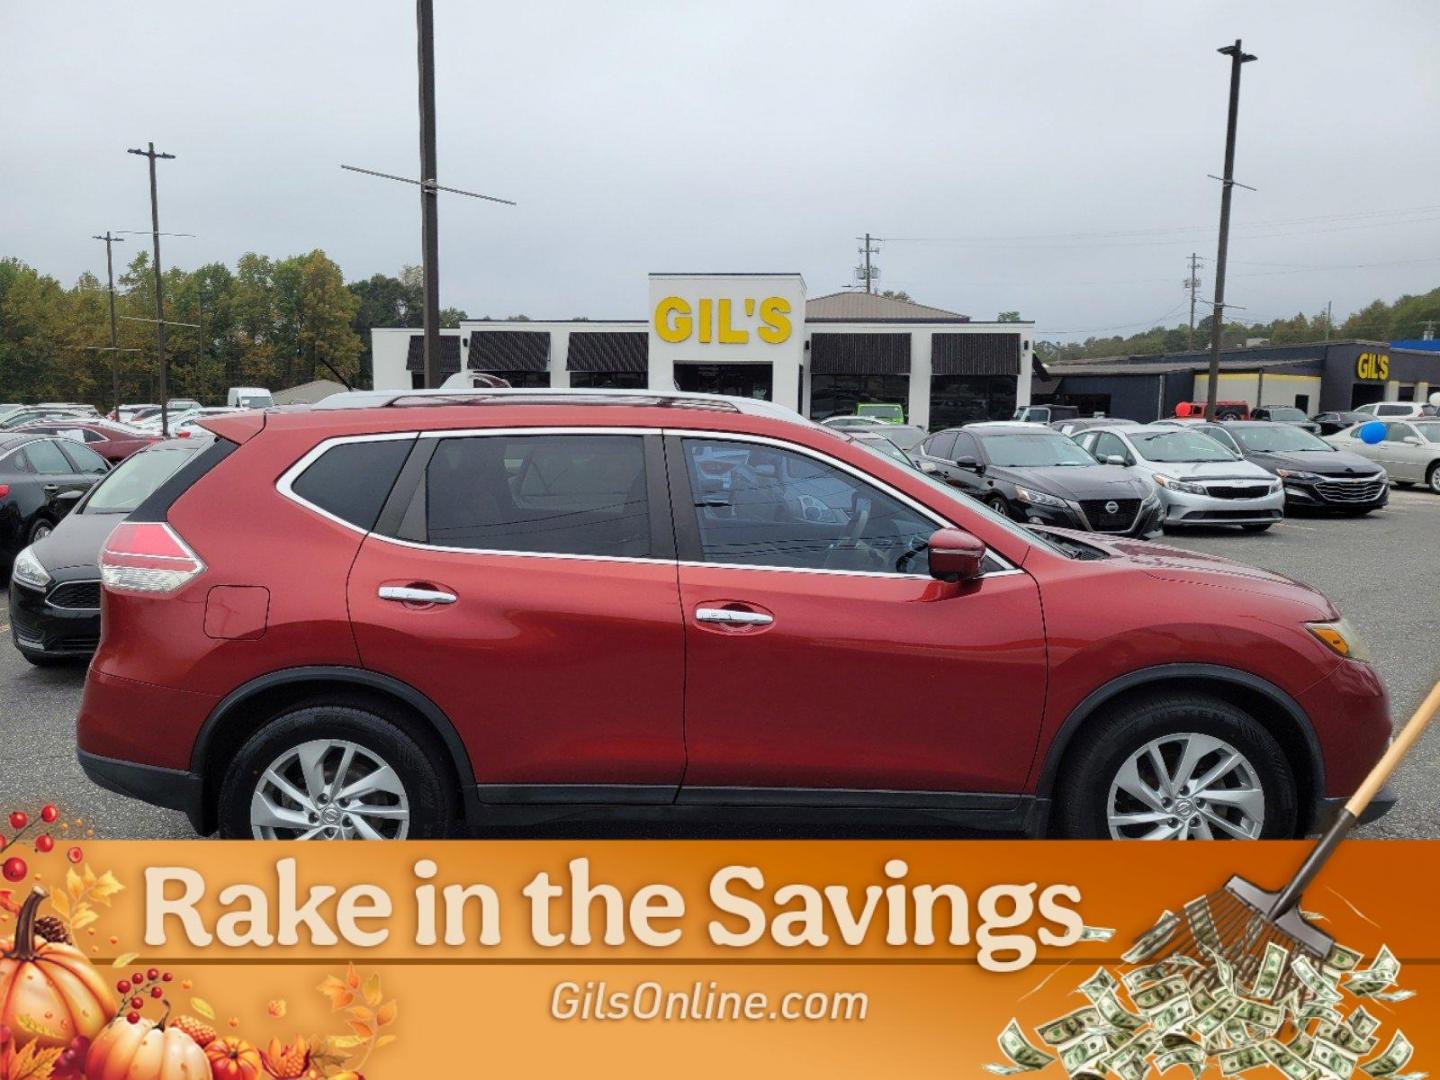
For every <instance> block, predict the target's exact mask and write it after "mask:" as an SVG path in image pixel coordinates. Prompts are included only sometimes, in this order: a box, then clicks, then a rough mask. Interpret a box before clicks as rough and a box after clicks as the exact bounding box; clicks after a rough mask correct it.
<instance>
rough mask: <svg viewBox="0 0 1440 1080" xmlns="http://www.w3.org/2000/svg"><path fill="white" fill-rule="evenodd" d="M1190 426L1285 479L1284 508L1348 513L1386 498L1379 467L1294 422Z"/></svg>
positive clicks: (1387, 492) (1361, 512) (1379, 503)
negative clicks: (1195, 427)
mask: <svg viewBox="0 0 1440 1080" xmlns="http://www.w3.org/2000/svg"><path fill="white" fill-rule="evenodd" d="M1196 430H1199V431H1203V432H1205V434H1207V435H1209V436H1211V437H1212V438H1215V439H1219V440H1220V442H1221V443H1222V444H1223V445H1225V446H1226V447H1228V448H1230V449H1231V450H1234V451H1235V452H1236V453H1238V454H1239V455H1240V456H1241V457H1243V458H1244V459H1245V460H1246V461H1249V462H1252V463H1253V464H1255V465H1259V466H1260V467H1261V468H1262V469H1264V470H1266V471H1267V472H1271V473H1274V474H1275V475H1276V476H1278V477H1280V479H1281V480H1283V481H1284V482H1285V509H1286V510H1287V511H1288V510H1293V509H1311V510H1338V511H1339V512H1340V513H1342V514H1348V515H1350V516H1352V517H1354V516H1363V515H1365V514H1368V513H1370V512H1371V511H1372V510H1379V509H1380V508H1381V507H1382V506H1384V505H1385V504H1386V502H1388V501H1389V498H1390V483H1389V481H1388V480H1387V479H1386V476H1385V472H1384V470H1383V469H1377V468H1376V467H1375V464H1374V463H1373V462H1371V461H1369V460H1367V459H1366V458H1364V457H1361V456H1360V455H1359V454H1355V453H1350V452H1347V451H1344V450H1340V449H1338V448H1337V447H1335V446H1332V445H1331V444H1330V443H1327V442H1326V441H1325V440H1324V439H1321V438H1320V437H1318V436H1316V435H1312V434H1310V432H1308V431H1305V430H1304V429H1302V428H1300V427H1298V426H1296V425H1292V424H1287V423H1283V422H1282V423H1267V422H1264V421H1257V420H1233V421H1230V422H1228V423H1224V424H1205V425H1202V426H1201V427H1199V428H1197V429H1196Z"/></svg>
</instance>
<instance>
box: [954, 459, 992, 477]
mask: <svg viewBox="0 0 1440 1080" xmlns="http://www.w3.org/2000/svg"><path fill="white" fill-rule="evenodd" d="M955 467H956V468H957V469H969V470H970V471H971V472H974V473H982V472H984V471H985V468H984V466H982V465H981V464H980V462H979V461H978V460H977V459H975V458H973V457H971V456H970V455H968V454H967V455H966V456H965V457H959V458H956V459H955Z"/></svg>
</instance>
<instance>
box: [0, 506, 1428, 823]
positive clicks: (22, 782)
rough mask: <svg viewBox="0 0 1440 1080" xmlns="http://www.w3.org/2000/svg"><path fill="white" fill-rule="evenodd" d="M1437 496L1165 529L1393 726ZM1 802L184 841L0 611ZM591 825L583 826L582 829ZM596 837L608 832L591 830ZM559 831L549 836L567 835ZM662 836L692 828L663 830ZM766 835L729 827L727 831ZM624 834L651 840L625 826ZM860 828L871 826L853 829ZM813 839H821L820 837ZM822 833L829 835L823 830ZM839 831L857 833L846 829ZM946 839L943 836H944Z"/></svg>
mask: <svg viewBox="0 0 1440 1080" xmlns="http://www.w3.org/2000/svg"><path fill="white" fill-rule="evenodd" d="M1437 536H1440V496H1436V495H1431V494H1429V493H1428V492H1423V491H1413V490H1412V491H1405V490H1398V489H1397V490H1396V491H1394V492H1392V495H1391V501H1390V506H1389V508H1388V509H1386V510H1384V511H1381V512H1379V513H1376V514H1372V515H1371V516H1370V517H1367V518H1304V517H1300V518H1291V519H1287V520H1286V521H1285V522H1283V523H1281V524H1279V525H1277V526H1275V527H1274V528H1272V529H1271V530H1270V531H1269V532H1268V533H1264V534H1261V535H1248V534H1241V533H1239V532H1237V531H1235V530H1226V529H1210V530H1203V531H1202V530H1196V531H1192V532H1182V533H1174V534H1171V535H1170V536H1168V537H1167V538H1166V541H1165V542H1166V543H1169V544H1174V545H1176V546H1178V547H1186V548H1192V549H1195V550H1198V551H1205V552H1208V553H1211V554H1216V555H1224V556H1226V557H1227V558H1232V559H1236V560H1239V561H1241V562H1247V563H1251V564H1253V565H1256V566H1262V567H1265V568H1267V569H1270V570H1275V571H1278V572H1279V573H1282V574H1287V575H1289V576H1290V577H1293V578H1297V579H1299V580H1301V581H1306V582H1309V583H1311V584H1313V585H1315V586H1317V587H1318V588H1320V589H1321V590H1322V591H1324V592H1325V593H1326V594H1328V595H1329V596H1330V597H1331V599H1333V600H1334V601H1335V603H1336V604H1337V605H1338V606H1339V608H1340V610H1341V611H1342V612H1343V613H1344V614H1345V615H1346V616H1347V617H1348V618H1349V619H1350V621H1351V622H1352V623H1354V625H1355V626H1356V627H1357V628H1358V629H1359V631H1360V633H1361V635H1362V637H1363V638H1364V640H1365V642H1366V644H1367V645H1368V646H1369V649H1370V652H1371V654H1372V656H1373V662H1374V664H1375V666H1376V667H1377V668H1378V669H1379V670H1380V673H1381V674H1382V676H1383V677H1384V679H1385V682H1386V685H1387V686H1388V687H1389V689H1390V695H1391V700H1392V711H1393V713H1394V715H1395V717H1396V719H1397V723H1399V722H1403V721H1404V719H1405V718H1406V717H1408V716H1409V714H1410V712H1411V710H1413V709H1414V708H1415V707H1416V705H1418V704H1419V702H1420V699H1421V698H1422V697H1423V696H1424V695H1425V692H1426V691H1427V690H1428V689H1429V688H1430V686H1431V685H1432V684H1433V683H1434V682H1435V680H1436V679H1437V678H1440V597H1437V595H1436V594H1435V592H1433V591H1432V589H1433V588H1435V585H1434V575H1435V570H1436V568H1435V566H1434V563H1433V560H1434V558H1435V552H1436V550H1437V548H1436V543H1435V541H1436V537H1437ZM0 635H3V638H0V736H3V738H0V804H3V806H4V809H6V810H9V809H15V808H24V809H27V810H30V811H32V812H33V811H34V810H35V809H38V807H39V806H40V805H42V804H44V803H46V802H58V803H60V804H61V805H63V806H64V808H65V810H66V813H67V816H69V817H70V818H76V817H78V818H83V819H84V821H85V823H86V824H85V826H84V827H83V828H89V827H90V826H91V825H93V826H94V827H95V828H96V829H97V832H98V834H99V835H102V836H105V837H108V838H113V839H120V838H126V839H130V838H133V839H149V838H189V837H193V836H194V833H193V832H192V831H191V829H190V825H189V822H188V821H186V819H185V817H184V816H183V815H181V814H178V813H175V812H172V811H168V810H161V809H157V808H155V807H152V806H148V805H146V804H144V803H139V802H135V801H134V800H131V799H126V798H123V797H121V796H119V795H112V794H110V793H109V792H106V791H102V790H101V789H99V788H97V787H95V786H94V785H93V784H91V783H90V782H89V780H87V779H86V778H85V775H84V773H82V772H81V771H80V767H79V766H78V765H77V764H76V762H75V739H74V722H75V712H76V709H77V706H78V705H79V701H80V692H81V688H82V686H83V684H84V677H85V676H84V670H83V668H80V667H68V668H34V667H31V666H30V665H29V664H28V663H26V662H25V660H24V659H23V658H22V657H21V656H20V654H19V653H18V652H16V651H15V649H14V648H13V647H12V646H11V645H10V643H9V640H10V631H9V626H8V621H7V616H6V615H5V614H4V611H3V609H0ZM1394 783H1395V787H1396V789H1397V790H1398V792H1399V795H1400V803H1399V804H1398V806H1397V807H1396V808H1395V809H1394V810H1393V811H1392V812H1391V813H1390V814H1389V815H1388V816H1386V817H1385V818H1382V819H1381V820H1380V821H1378V822H1375V823H1374V824H1371V825H1368V826H1365V827H1364V828H1363V829H1362V830H1361V833H1360V835H1363V836H1369V837H1404V838H1440V794H1437V792H1440V726H1437V727H1436V728H1435V729H1433V730H1431V731H1430V732H1428V733H1427V734H1426V736H1425V738H1424V739H1423V740H1422V742H1421V743H1420V744H1419V746H1417V747H1416V748H1415V750H1413V751H1412V753H1411V756H1410V758H1409V760H1408V761H1406V762H1405V763H1404V764H1403V765H1402V766H1401V768H1400V771H1399V773H1398V775H1397V778H1396V780H1395V782H1394ZM590 831H591V830H584V832H585V833H589V832H590ZM594 831H595V834H596V835H611V836H613V835H617V833H616V832H615V831H613V830H608V831H607V830H604V829H598V828H597V829H596V830H594ZM579 832H580V830H574V829H567V830H565V831H564V832H563V833H554V832H552V830H546V833H547V834H552V835H556V834H558V835H576V834H578V833H579ZM659 832H660V833H663V834H664V835H695V833H694V831H693V830H688V829H669V828H666V829H662V830H659ZM737 832H738V833H740V834H742V835H743V834H748V833H752V832H754V833H755V834H756V835H768V834H766V833H764V832H763V831H761V830H750V829H745V830H735V829H730V830H727V834H728V835H736V834H737ZM626 834H628V835H655V834H656V831H655V830H653V829H652V830H650V831H648V832H634V831H629V832H628V833H626ZM863 834H865V835H870V834H871V830H863ZM816 835H826V834H824V833H820V834H816ZM829 835H835V834H834V833H830V834H829ZM845 835H847V836H854V835H859V833H857V832H856V831H854V830H848V831H847V832H846V833H845ZM951 835H953V834H951Z"/></svg>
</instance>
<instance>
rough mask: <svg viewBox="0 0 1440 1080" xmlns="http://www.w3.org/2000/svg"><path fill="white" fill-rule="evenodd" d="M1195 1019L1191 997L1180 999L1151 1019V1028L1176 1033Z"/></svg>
mask: <svg viewBox="0 0 1440 1080" xmlns="http://www.w3.org/2000/svg"><path fill="white" fill-rule="evenodd" d="M1194 1018H1195V1006H1194V1005H1193V1004H1191V1002H1190V995H1189V994H1186V995H1184V996H1183V997H1178V998H1176V999H1175V1000H1174V1001H1172V1002H1170V1004H1169V1005H1166V1006H1165V1007H1164V1008H1163V1009H1160V1010H1159V1011H1158V1012H1156V1013H1154V1014H1153V1015H1152V1016H1151V1017H1150V1026H1151V1027H1152V1028H1154V1029H1155V1030H1156V1031H1162V1032H1163V1031H1174V1030H1175V1029H1176V1028H1178V1027H1179V1026H1180V1025H1181V1024H1183V1023H1185V1022H1186V1021H1189V1020H1193V1019H1194Z"/></svg>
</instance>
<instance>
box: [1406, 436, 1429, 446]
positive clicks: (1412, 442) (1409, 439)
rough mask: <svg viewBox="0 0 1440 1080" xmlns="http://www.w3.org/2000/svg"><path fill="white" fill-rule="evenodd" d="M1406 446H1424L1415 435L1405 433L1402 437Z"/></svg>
mask: <svg viewBox="0 0 1440 1080" xmlns="http://www.w3.org/2000/svg"><path fill="white" fill-rule="evenodd" d="M1404 443H1405V445H1406V446H1424V445H1425V444H1424V443H1422V442H1421V441H1420V439H1419V438H1418V437H1417V436H1415V435H1406V436H1405V439H1404Z"/></svg>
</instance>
